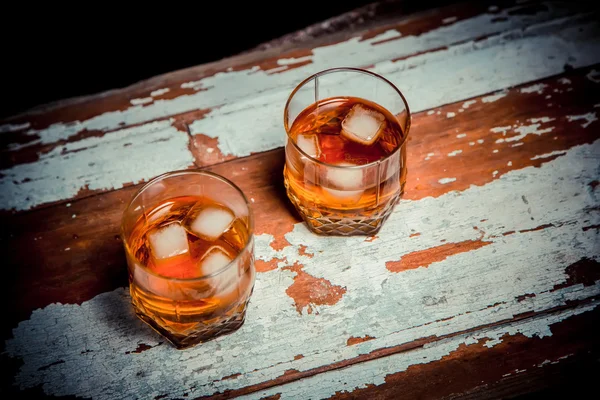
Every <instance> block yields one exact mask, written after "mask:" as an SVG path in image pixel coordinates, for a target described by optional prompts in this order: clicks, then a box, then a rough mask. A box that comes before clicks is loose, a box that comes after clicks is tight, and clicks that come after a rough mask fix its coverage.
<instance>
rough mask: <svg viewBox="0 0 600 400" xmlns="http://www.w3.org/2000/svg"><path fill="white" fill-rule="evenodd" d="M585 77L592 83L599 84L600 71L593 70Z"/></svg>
mask: <svg viewBox="0 0 600 400" xmlns="http://www.w3.org/2000/svg"><path fill="white" fill-rule="evenodd" d="M585 77H586V78H588V79H589V80H590V81H592V82H594V83H600V71H596V70H595V69H593V70H591V71H590V72H588V74H587V75H586V76H585Z"/></svg>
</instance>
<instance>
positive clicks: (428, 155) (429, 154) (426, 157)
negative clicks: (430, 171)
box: [425, 153, 435, 161]
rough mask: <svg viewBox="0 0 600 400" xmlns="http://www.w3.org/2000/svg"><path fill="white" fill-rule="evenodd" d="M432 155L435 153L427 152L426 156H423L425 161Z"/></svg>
mask: <svg viewBox="0 0 600 400" xmlns="http://www.w3.org/2000/svg"><path fill="white" fill-rule="evenodd" d="M434 155H435V153H427V156H425V161H427V160H429V159H430V158H431V157H432V156H434Z"/></svg>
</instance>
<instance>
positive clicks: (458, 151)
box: [448, 150, 462, 157]
mask: <svg viewBox="0 0 600 400" xmlns="http://www.w3.org/2000/svg"><path fill="white" fill-rule="evenodd" d="M460 153H462V150H454V151H452V152H450V153H448V157H455V156H456V155H457V154H460Z"/></svg>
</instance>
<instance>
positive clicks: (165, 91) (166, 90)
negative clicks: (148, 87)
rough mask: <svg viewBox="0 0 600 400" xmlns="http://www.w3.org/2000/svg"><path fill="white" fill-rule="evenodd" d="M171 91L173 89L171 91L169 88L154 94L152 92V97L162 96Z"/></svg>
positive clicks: (156, 91) (158, 90)
mask: <svg viewBox="0 0 600 400" xmlns="http://www.w3.org/2000/svg"><path fill="white" fill-rule="evenodd" d="M170 90H171V89H169V88H163V89H157V90H155V91H153V92H150V96H152V97H158V96H162V95H163V94H165V93H167V92H169V91H170Z"/></svg>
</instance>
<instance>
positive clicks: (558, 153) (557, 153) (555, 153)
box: [531, 150, 566, 160]
mask: <svg viewBox="0 0 600 400" xmlns="http://www.w3.org/2000/svg"><path fill="white" fill-rule="evenodd" d="M565 154H566V152H565V150H554V151H551V152H550V153H545V154H538V155H537V156H534V157H531V160H539V159H540V158H548V157H552V156H564V155H565Z"/></svg>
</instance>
